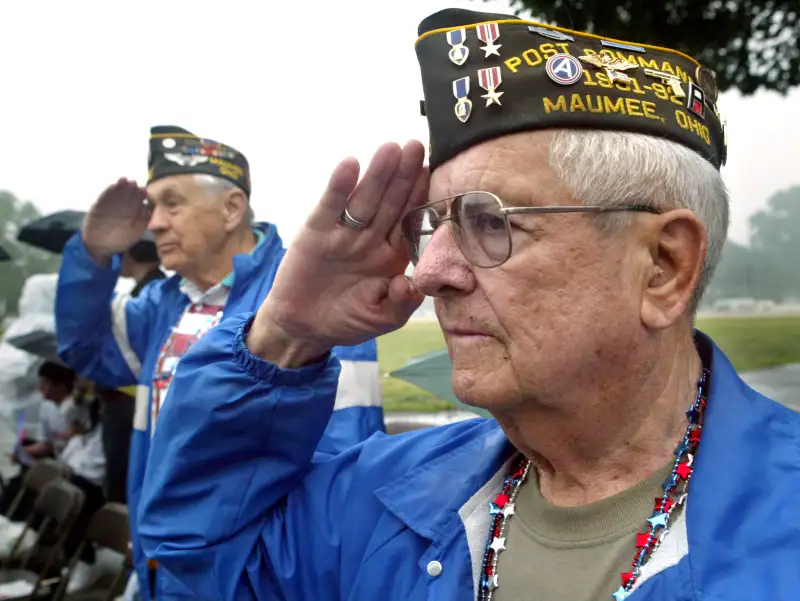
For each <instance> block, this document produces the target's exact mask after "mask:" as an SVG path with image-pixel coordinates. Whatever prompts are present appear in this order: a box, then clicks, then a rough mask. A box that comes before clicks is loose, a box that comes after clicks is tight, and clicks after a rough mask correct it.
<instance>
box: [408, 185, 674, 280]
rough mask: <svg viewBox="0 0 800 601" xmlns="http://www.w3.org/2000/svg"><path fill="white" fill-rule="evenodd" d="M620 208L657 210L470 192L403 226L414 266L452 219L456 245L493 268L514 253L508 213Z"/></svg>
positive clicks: (425, 209)
mask: <svg viewBox="0 0 800 601" xmlns="http://www.w3.org/2000/svg"><path fill="white" fill-rule="evenodd" d="M448 207H449V209H450V210H449V213H448ZM621 211H639V212H646V213H658V211H656V210H655V209H652V208H650V207H645V206H642V205H635V204H631V205H620V206H610V207H598V206H584V205H579V206H552V207H506V206H504V205H503V201H502V200H500V199H499V198H498V197H497V196H495V195H494V194H492V193H491V192H467V193H465V194H459V195H458V196H452V197H450V198H445V199H443V200H437V201H435V202H431V203H429V204H426V205H424V206H421V207H418V208H416V209H414V210H413V211H411V212H409V213H408V214H407V215H406V216H405V217H404V218H403V221H402V224H401V228H402V232H403V239H404V240H405V243H406V247H407V248H408V252H409V255H410V256H411V262H412V263H413V264H414V265H416V264H417V262H418V261H419V258H420V256H422V253H423V252H424V250H425V246H426V245H427V244H428V242H429V241H430V239H431V237H432V236H433V233H434V232H435V231H436V228H437V227H439V226H440V225H441V224H442V223H444V222H445V221H450V222H451V223H452V226H453V227H452V231H453V238H454V239H455V241H456V246H458V249H459V250H460V251H461V253H462V254H463V255H464V257H465V258H466V259H467V260H468V261H469V262H470V263H472V264H474V265H475V266H477V267H483V268H490V267H498V266H500V265H502V264H503V263H505V262H506V261H507V260H508V258H509V257H510V256H511V250H512V249H511V227H510V224H509V222H508V216H509V215H522V214H528V215H541V214H549V213H614V212H621Z"/></svg>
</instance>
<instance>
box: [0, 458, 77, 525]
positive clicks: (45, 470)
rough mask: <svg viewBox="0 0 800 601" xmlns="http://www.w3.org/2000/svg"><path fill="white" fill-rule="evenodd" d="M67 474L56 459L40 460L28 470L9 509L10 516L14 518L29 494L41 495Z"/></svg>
mask: <svg viewBox="0 0 800 601" xmlns="http://www.w3.org/2000/svg"><path fill="white" fill-rule="evenodd" d="M65 474H66V468H65V467H64V465H63V464H61V463H59V462H58V461H56V460H55V459H40V460H39V461H37V462H36V463H34V464H33V465H32V466H31V467H30V468H28V471H27V473H26V474H25V478H24V479H23V481H22V487H21V488H20V489H19V492H18V493H17V496H16V497H14V500H13V501H12V502H11V505H10V506H9V508H8V515H9V516H12V515H14V514H15V513H16V511H17V509H18V508H19V505H20V503H22V500H23V499H24V498H25V495H26V493H27V492H34V493H36V494H39V493H40V492H41V491H42V489H43V488H44V487H45V485H46V484H48V483H49V482H52V481H53V480H57V479H58V478H61V477H63V476H64V475H65Z"/></svg>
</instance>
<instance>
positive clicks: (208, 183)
mask: <svg viewBox="0 0 800 601" xmlns="http://www.w3.org/2000/svg"><path fill="white" fill-rule="evenodd" d="M194 181H195V183H197V185H198V186H200V187H201V188H202V189H203V191H204V192H205V194H206V196H207V197H208V198H209V199H211V200H213V199H215V198H219V197H220V196H222V195H223V194H224V193H225V192H227V191H228V190H233V189H235V188H239V186H237V185H236V184H234V183H233V182H232V181H230V180H227V179H225V178H222V177H217V176H216V175H211V174H210V173H195V174H194ZM254 221H255V214H254V213H253V207H251V206H250V203H249V202H248V204H247V211H246V212H245V215H244V223H245V224H246V225H248V226H252V225H253V222H254Z"/></svg>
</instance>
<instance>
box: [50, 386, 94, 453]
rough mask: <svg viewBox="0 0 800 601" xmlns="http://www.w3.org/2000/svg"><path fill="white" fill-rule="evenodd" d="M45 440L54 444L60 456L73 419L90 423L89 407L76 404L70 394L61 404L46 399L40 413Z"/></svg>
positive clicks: (54, 448)
mask: <svg viewBox="0 0 800 601" xmlns="http://www.w3.org/2000/svg"><path fill="white" fill-rule="evenodd" d="M39 419H40V422H41V429H42V436H41V440H42V441H43V442H49V443H50V444H51V445H53V450H54V452H55V456H56V457H58V456H59V455H60V454H61V452H62V451H63V450H64V447H65V446H66V444H67V431H68V430H69V424H70V422H72V421H75V420H80V421H81V422H82V423H84V424H86V425H88V422H89V408H88V407H87V406H85V405H81V406H77V405H75V399H73V398H72V397H71V396H68V397H67V398H65V399H64V400H63V401H61V403H60V404H58V405H57V404H56V403H54V402H53V401H48V400H45V401H44V402H43V403H42V407H41V410H40V413H39Z"/></svg>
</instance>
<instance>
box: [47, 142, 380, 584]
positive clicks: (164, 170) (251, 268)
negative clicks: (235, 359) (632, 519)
mask: <svg viewBox="0 0 800 601" xmlns="http://www.w3.org/2000/svg"><path fill="white" fill-rule="evenodd" d="M148 168H149V173H148V181H147V187H146V188H143V187H139V186H138V185H137V184H136V183H135V182H131V181H127V180H120V181H119V182H117V183H116V184H114V185H112V186H110V187H109V188H108V189H107V190H106V191H105V192H103V194H102V195H101V196H100V197H99V198H98V200H97V201H96V202H95V204H94V205H93V206H92V208H91V209H90V211H89V213H88V215H87V217H86V219H85V221H84V225H83V230H82V232H81V233H80V234H76V235H75V236H74V237H73V238H72V239H71V240H70V242H69V243H68V244H67V245H66V247H65V249H64V253H63V255H64V256H63V263H62V267H61V273H60V275H59V281H58V292H57V298H56V324H57V335H58V342H59V352H60V353H61V355H62V357H63V358H64V360H65V362H66V363H68V364H69V365H70V366H72V367H73V368H74V369H76V370H77V371H78V372H79V373H81V374H82V375H83V376H85V377H87V378H89V379H91V380H93V381H95V382H97V383H99V384H101V385H104V386H109V387H115V388H116V387H119V386H127V385H134V384H138V390H137V393H136V410H135V416H134V424H133V425H134V433H133V437H132V441H131V455H130V467H129V473H128V505H129V509H130V513H131V516H132V519H131V529H132V538H133V542H134V559H135V567H136V570H137V572H138V574H139V579H140V583H141V585H142V587H141V588H142V592H143V593H144V594H145V598H147V597H150V596H153V595H156V594H157V596H158V597H159V598H176V597H184V596H185V595H186V590H185V589H183V587H181V586H180V584H179V583H177V582H176V581H174V580H172V579H170V578H169V576H168V574H164V571H163V570H160V569H159V570H158V572H157V573H156V571H155V564H154V563H153V562H150V563H149V568H150V571H149V573H148V568H147V566H148V562H147V559H146V558H145V557H144V555H143V554H142V551H141V546H140V545H139V537H138V533H137V530H138V528H137V521H136V515H137V507H138V503H139V498H140V495H141V493H142V482H143V479H144V473H145V465H146V463H147V461H148V453H149V449H150V440H151V436H152V433H153V431H155V430H156V425H157V419H158V416H159V413H160V412H161V411H162V410H163V408H164V406H165V401H166V399H167V391H168V390H169V387H170V383H171V381H172V376H173V373H174V371H175V366H176V365H177V364H178V361H179V359H180V358H181V357H182V356H183V355H184V354H185V353H186V351H187V350H188V349H189V348H190V347H191V346H192V345H193V344H194V343H195V342H196V341H197V340H198V339H199V338H200V337H202V336H203V335H204V334H205V333H206V332H208V331H209V330H210V329H212V328H213V327H214V326H215V325H216V324H217V323H218V322H219V320H220V319H221V318H222V317H223V316H225V315H236V314H238V313H242V312H252V311H255V310H256V309H258V307H259V306H260V305H261V303H262V302H263V300H264V298H266V296H267V294H268V293H269V291H270V288H271V286H272V282H273V279H274V277H275V273H276V272H277V270H278V266H279V264H280V262H281V260H282V258H283V255H284V252H285V250H284V248H283V245H282V243H281V239H280V237H279V235H278V232H277V230H276V228H275V226H273V225H270V224H266V223H259V224H254V223H253V213H252V210H251V208H250V206H249V197H250V174H249V168H248V163H247V160H246V159H245V157H244V156H243V155H242V154H241V153H239V152H238V151H236V150H235V149H233V148H231V147H230V146H226V145H224V144H219V143H216V142H212V141H209V140H204V139H201V138H198V137H197V136H195V135H194V134H192V133H190V132H188V131H186V130H184V129H181V128H179V127H154V128H153V129H152V131H151V136H150V156H149V158H148ZM145 228H149V229H150V230H151V231H152V232H153V233H154V234H155V239H156V244H157V247H158V254H159V258H160V260H161V263H162V265H163V266H164V267H165V268H166V269H167V270H171V271H175V272H177V274H176V275H175V276H173V277H171V278H169V279H166V280H161V281H156V282H153V283H150V284H149V285H147V286H146V287H145V288H144V289H143V290H142V291H141V292H140V294H139V295H138V296H137V297H136V298H133V297H131V296H129V295H116V296H115V295H114V288H115V285H116V282H117V278H118V276H119V271H120V265H121V255H122V254H123V253H124V252H126V251H127V250H128V249H129V248H131V247H132V246H134V245H135V244H136V243H137V242H139V240H140V239H141V237H142V234H143V233H144V231H145ZM336 354H337V356H338V357H339V358H340V359H341V360H342V361H344V364H346V365H347V366H348V367H346V368H345V369H343V370H342V372H341V383H340V386H339V389H338V399H339V401H338V403H339V407H338V408H339V409H341V411H337V412H336V417H334V418H333V419H332V420H331V423H330V427H329V428H328V431H327V434H326V436H325V437H324V438H323V440H322V442H321V448H322V449H324V450H325V451H327V452H334V453H335V452H338V451H341V450H343V449H346V448H348V447H349V446H351V445H353V444H355V443H357V442H359V441H361V440H364V439H366V438H367V437H369V436H370V435H371V434H372V433H374V432H375V431H378V430H382V429H383V415H382V409H381V407H380V386H379V372H378V365H377V356H376V355H377V348H376V344H375V341H374V340H368V339H365V340H364V341H363V342H362V341H359V343H358V344H357V346H353V347H349V348H337V349H336ZM313 387H314V384H313V383H310V384H309V390H310V389H311V388H313ZM203 394H204V395H211V396H213V397H214V398H217V397H218V395H219V394H220V392H219V391H218V390H215V389H214V388H213V387H209V388H208V389H206V390H205V391H204V392H203ZM198 401H199V399H198ZM296 419H297V421H296V422H295V423H294V425H295V427H296V428H298V429H299V430H302V429H304V428H305V426H304V425H303V421H304V418H303V416H302V415H297V416H296ZM312 422H313V420H312ZM311 427H312V430H313V431H314V432H315V433H316V430H315V429H314V426H313V424H312V426H311ZM176 436H178V437H182V436H183V434H181V433H176ZM205 444H206V445H208V447H209V448H211V447H216V446H218V445H219V444H220V441H219V439H218V438H217V437H216V436H215V435H211V436H210V437H209V438H207V439H206V440H205ZM164 459H165V457H164V456H163V455H160V454H158V453H156V454H154V455H152V457H151V461H153V462H155V463H158V462H160V461H163V460H164ZM209 467H210V466H209ZM246 485H247V483H245V482H239V483H237V485H236V486H237V487H241V486H245V487H246ZM205 519H207V520H209V521H212V520H213V519H214V517H213V514H210V515H209V516H207V517H206V518H205ZM157 574H158V576H157ZM146 575H147V577H146V578H145V576H146Z"/></svg>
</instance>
